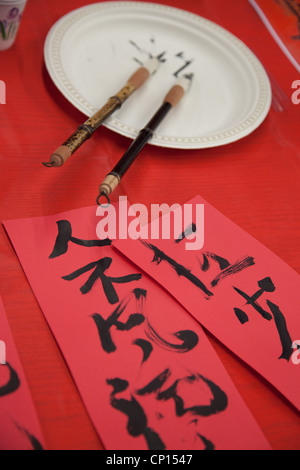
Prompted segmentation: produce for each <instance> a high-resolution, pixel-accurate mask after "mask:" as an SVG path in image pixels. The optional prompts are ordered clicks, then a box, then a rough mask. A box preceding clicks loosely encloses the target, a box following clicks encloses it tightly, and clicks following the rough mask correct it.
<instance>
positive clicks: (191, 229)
mask: <svg viewBox="0 0 300 470" xmlns="http://www.w3.org/2000/svg"><path fill="white" fill-rule="evenodd" d="M196 230H197V227H196V224H194V223H192V224H190V225H188V226H187V228H186V229H185V230H184V232H182V233H181V234H180V235H179V237H178V238H177V240H175V243H179V242H181V241H182V240H184V238H186V237H188V236H189V235H192V233H195V232H196Z"/></svg>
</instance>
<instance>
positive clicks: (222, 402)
mask: <svg viewBox="0 0 300 470" xmlns="http://www.w3.org/2000/svg"><path fill="white" fill-rule="evenodd" d="M170 376H171V371H170V369H165V370H164V371H163V372H162V373H161V374H159V375H158V376H156V377H155V378H154V379H153V380H151V381H150V382H149V383H148V384H147V385H146V386H145V387H143V388H141V389H139V390H137V394H138V395H149V394H150V393H156V398H157V400H163V401H167V400H170V399H172V400H174V403H175V409H176V415H177V416H179V417H180V416H183V415H185V414H186V413H191V414H192V415H195V416H205V417H207V416H211V415H214V414H217V413H220V412H222V411H224V410H225V409H226V408H227V406H228V398H227V395H226V393H225V392H223V390H222V389H221V388H220V387H219V386H218V385H216V384H215V383H214V382H212V381H211V380H209V379H207V378H205V377H203V376H202V375H201V374H193V375H191V376H187V377H183V378H181V379H178V380H176V381H175V382H174V383H173V385H171V386H170V387H168V388H167V389H166V390H164V391H161V392H160V391H159V390H160V389H161V388H162V386H163V385H164V384H165V382H166V381H167V380H168V379H169V378H170ZM200 380H202V381H203V382H205V383H206V385H207V386H208V387H209V389H210V391H211V393H212V395H213V398H212V399H211V401H210V404H209V405H195V406H191V407H187V408H185V407H184V400H183V399H182V398H181V397H180V396H179V395H178V393H177V387H178V385H179V384H180V382H188V383H191V384H196V382H198V381H200Z"/></svg>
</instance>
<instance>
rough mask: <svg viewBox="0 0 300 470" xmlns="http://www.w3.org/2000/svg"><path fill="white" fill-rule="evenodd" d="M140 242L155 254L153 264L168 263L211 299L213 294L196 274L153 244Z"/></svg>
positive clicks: (179, 274)
mask: <svg viewBox="0 0 300 470" xmlns="http://www.w3.org/2000/svg"><path fill="white" fill-rule="evenodd" d="M139 240H140V242H141V243H142V244H143V245H144V246H146V247H147V248H149V249H150V250H152V251H153V252H154V257H153V260H152V263H154V262H156V263H157V264H159V263H161V261H166V262H167V263H169V265H170V266H171V267H172V268H173V269H174V270H175V272H176V273H177V275H178V276H179V277H180V276H183V277H185V278H186V279H187V280H189V281H190V282H192V283H193V284H194V285H195V286H196V287H198V288H199V289H201V290H202V291H203V292H204V294H205V295H206V296H207V297H211V296H212V295H213V293H212V292H210V291H209V290H208V288H207V287H206V286H205V285H204V283H203V282H202V281H200V279H198V278H197V277H196V276H195V275H194V274H192V273H191V271H190V270H189V269H187V268H186V267H185V266H182V265H181V264H179V263H177V262H176V261H175V260H173V259H172V258H170V256H167V255H166V254H165V253H164V252H163V251H161V250H160V249H159V248H157V247H156V246H154V245H152V244H151V243H148V242H145V241H144V240H141V239H139Z"/></svg>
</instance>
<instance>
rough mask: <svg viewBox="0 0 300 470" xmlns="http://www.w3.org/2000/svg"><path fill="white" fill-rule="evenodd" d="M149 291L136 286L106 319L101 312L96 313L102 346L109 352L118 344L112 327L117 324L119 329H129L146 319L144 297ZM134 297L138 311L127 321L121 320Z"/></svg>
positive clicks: (96, 322)
mask: <svg viewBox="0 0 300 470" xmlns="http://www.w3.org/2000/svg"><path fill="white" fill-rule="evenodd" d="M146 294H147V291H146V290H144V289H140V288H136V289H134V290H133V291H132V292H131V293H130V294H129V295H127V296H126V297H125V298H124V299H123V300H122V301H121V302H120V304H119V305H118V306H117V308H116V309H115V310H114V311H113V312H112V314H111V315H110V316H109V317H108V318H107V319H106V320H105V319H104V318H103V317H102V316H101V315H100V314H99V313H94V314H93V315H92V319H93V320H94V322H95V325H96V327H97V330H98V335H99V338H100V342H101V345H102V348H103V350H104V351H105V352H107V353H112V352H114V351H116V349H117V348H116V345H115V344H114V342H113V340H112V336H111V333H110V329H111V328H112V326H115V327H116V329H117V330H119V331H129V330H130V329H131V328H134V327H135V326H139V325H141V324H142V323H143V321H144V320H145V317H144V315H143V299H144V298H146ZM132 297H134V298H135V300H136V310H137V312H136V313H133V314H131V315H129V317H128V319H127V321H126V322H121V321H120V320H119V318H120V316H121V315H122V313H123V312H124V310H125V309H126V308H127V306H128V304H129V302H130V300H131V299H132Z"/></svg>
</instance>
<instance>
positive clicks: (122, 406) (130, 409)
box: [106, 378, 166, 450]
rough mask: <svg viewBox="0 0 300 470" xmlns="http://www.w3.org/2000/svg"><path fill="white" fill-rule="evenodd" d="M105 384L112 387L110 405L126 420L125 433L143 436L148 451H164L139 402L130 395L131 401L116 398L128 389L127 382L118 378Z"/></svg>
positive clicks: (162, 444) (163, 446) (108, 380)
mask: <svg viewBox="0 0 300 470" xmlns="http://www.w3.org/2000/svg"><path fill="white" fill-rule="evenodd" d="M106 383H107V384H108V385H111V386H112V387H113V391H112V392H111V395H110V404H111V406H112V407H113V408H115V409H116V410H118V411H120V412H121V413H123V414H125V415H126V416H127V418H128V421H127V426H126V428H127V432H128V434H130V435H131V436H132V437H139V436H144V438H145V440H146V443H147V446H148V449H149V450H164V449H165V448H166V447H165V444H164V443H163V442H162V440H161V438H160V437H159V435H158V434H157V432H155V431H154V430H153V429H151V428H149V427H148V420H147V416H146V414H145V412H144V410H143V408H142V407H141V405H140V404H139V402H138V401H137V400H136V399H135V398H134V397H133V396H132V395H131V399H130V400H127V399H124V398H116V394H118V393H120V392H122V391H124V390H126V389H127V387H128V385H129V384H128V382H127V381H126V380H122V379H119V378H115V379H107V380H106Z"/></svg>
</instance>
